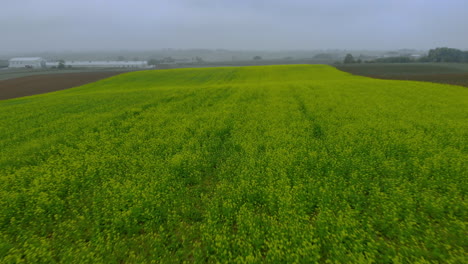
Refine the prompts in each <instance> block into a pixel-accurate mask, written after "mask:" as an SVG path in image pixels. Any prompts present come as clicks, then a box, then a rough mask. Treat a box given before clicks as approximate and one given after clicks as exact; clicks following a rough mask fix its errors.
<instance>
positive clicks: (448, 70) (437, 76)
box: [338, 63, 468, 87]
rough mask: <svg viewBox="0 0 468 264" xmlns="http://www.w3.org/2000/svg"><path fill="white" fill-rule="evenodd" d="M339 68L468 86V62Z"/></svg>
mask: <svg viewBox="0 0 468 264" xmlns="http://www.w3.org/2000/svg"><path fill="white" fill-rule="evenodd" d="M338 69H340V70H342V71H345V72H349V73H352V74H356V75H362V76H368V77H373V78H380V79H390V80H392V79H393V80H412V81H426V82H434V83H443V84H453V85H461V86H466V87H468V63H365V64H348V65H344V64H343V65H339V66H338Z"/></svg>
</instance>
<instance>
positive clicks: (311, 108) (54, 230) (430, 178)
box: [0, 65, 468, 263]
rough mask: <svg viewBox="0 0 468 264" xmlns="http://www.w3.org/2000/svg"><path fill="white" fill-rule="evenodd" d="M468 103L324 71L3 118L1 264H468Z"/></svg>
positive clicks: (65, 98) (159, 90)
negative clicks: (467, 199) (183, 263)
mask: <svg viewBox="0 0 468 264" xmlns="http://www.w3.org/2000/svg"><path fill="white" fill-rule="evenodd" d="M467 110H468V90H467V89H466V88H465V87H460V86H453V85H442V84H433V83H424V82H413V81H393V80H377V79H371V78H366V77H360V76H354V75H351V74H348V73H344V72H341V71H338V70H336V69H334V68H333V67H330V66H324V65H315V66H308V65H292V66H258V67H232V68H229V67H227V68H205V69H201V68H200V69H177V70H159V71H142V72H134V73H127V74H122V75H118V76H115V77H111V78H109V79H105V80H102V81H99V82H96V83H92V84H88V85H85V86H81V87H77V88H73V89H69V90H64V91H60V92H54V93H49V94H43V95H36V96H31V97H24V98H17V99H11V100H5V101H1V102H0V120H1V123H0V150H1V152H0V262H1V263H56V262H60V263H149V262H154V263H182V262H186V263H192V262H195V263H200V262H208V263H215V262H221V263H223V262H229V263H466V262H467V254H466V249H467V245H468V239H467V237H468V236H467V233H468V230H467V228H466V224H467V212H468V210H467V209H468V206H467V202H466V192H467V187H468V186H467V182H468V179H467V178H468V177H467V176H468V165H467V160H468V154H467V150H468V142H467V139H468V111H467Z"/></svg>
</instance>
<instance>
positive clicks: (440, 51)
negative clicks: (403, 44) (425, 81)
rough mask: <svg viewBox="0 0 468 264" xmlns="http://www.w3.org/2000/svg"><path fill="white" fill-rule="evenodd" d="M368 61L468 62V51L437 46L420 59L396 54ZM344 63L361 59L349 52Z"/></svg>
mask: <svg viewBox="0 0 468 264" xmlns="http://www.w3.org/2000/svg"><path fill="white" fill-rule="evenodd" d="M364 62H366V63H412V62H459V63H468V51H462V50H459V49H453V48H447V47H443V48H435V49H431V50H429V53H428V54H427V56H422V57H420V58H418V59H413V58H411V57H408V56H394V57H387V58H378V59H374V60H369V61H364ZM343 63H345V64H350V63H361V61H360V60H355V59H354V57H353V55H351V54H347V55H346V57H345V58H344V60H343Z"/></svg>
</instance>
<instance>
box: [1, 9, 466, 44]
mask: <svg viewBox="0 0 468 264" xmlns="http://www.w3.org/2000/svg"><path fill="white" fill-rule="evenodd" d="M0 1H1V5H0V52H1V51H3V52H12V51H13V52H18V51H21V52H27V51H63V50H77V51H79V50H103V49H104V50H105V49H109V50H118V49H129V50H133V49H135V50H143V49H160V48H182V49H188V48H222V49H236V50H237V49H242V50H245V49H267V50H293V49H306V50H312V49H335V48H336V49H373V50H384V49H400V48H416V49H429V48H434V47H440V46H448V47H453V48H461V49H467V48H468V15H467V11H468V0H0Z"/></svg>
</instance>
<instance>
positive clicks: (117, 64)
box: [47, 61, 148, 68]
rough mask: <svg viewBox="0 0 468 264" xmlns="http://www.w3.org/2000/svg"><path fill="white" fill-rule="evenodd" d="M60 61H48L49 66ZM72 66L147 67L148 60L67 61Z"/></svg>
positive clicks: (53, 65)
mask: <svg viewBox="0 0 468 264" xmlns="http://www.w3.org/2000/svg"><path fill="white" fill-rule="evenodd" d="M58 64H59V63H58V62H47V67H58ZM65 67H72V68H147V67H148V62H147V61H65Z"/></svg>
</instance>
